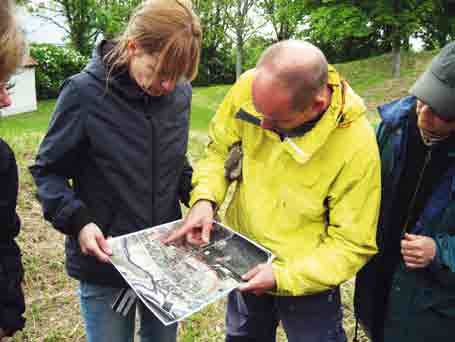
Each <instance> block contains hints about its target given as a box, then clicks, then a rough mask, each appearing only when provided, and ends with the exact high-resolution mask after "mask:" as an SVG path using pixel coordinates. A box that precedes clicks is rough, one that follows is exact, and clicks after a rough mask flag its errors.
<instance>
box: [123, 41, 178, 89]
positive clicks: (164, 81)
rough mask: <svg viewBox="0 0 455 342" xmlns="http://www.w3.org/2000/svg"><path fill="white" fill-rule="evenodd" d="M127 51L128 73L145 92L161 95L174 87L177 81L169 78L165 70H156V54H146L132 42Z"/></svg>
mask: <svg viewBox="0 0 455 342" xmlns="http://www.w3.org/2000/svg"><path fill="white" fill-rule="evenodd" d="M128 52H129V55H130V63H129V70H130V75H131V77H132V78H133V79H134V80H135V81H136V83H137V84H138V85H139V86H140V87H141V88H142V89H143V90H144V91H145V92H146V93H147V94H149V95H151V96H162V95H166V94H169V93H170V92H172V91H173V90H174V89H175V86H176V84H177V81H175V80H171V79H170V77H169V76H167V75H166V72H160V73H158V72H157V69H156V66H157V63H158V54H146V53H145V52H144V50H142V49H141V48H139V47H137V46H136V45H135V44H132V43H130V44H129V45H128Z"/></svg>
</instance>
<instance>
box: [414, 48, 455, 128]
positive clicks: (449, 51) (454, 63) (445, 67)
mask: <svg viewBox="0 0 455 342" xmlns="http://www.w3.org/2000/svg"><path fill="white" fill-rule="evenodd" d="M409 92H410V93H411V94H412V95H415V96H416V97H417V98H419V99H420V100H422V101H423V102H425V103H426V104H427V105H429V106H430V107H431V108H432V109H433V110H434V111H435V112H436V113H435V114H437V115H438V116H440V117H441V118H442V119H445V120H447V121H453V120H455V42H452V43H449V44H447V45H446V46H444V48H442V50H441V51H440V52H439V53H438V54H437V55H436V56H435V57H434V58H433V60H432V61H431V64H430V66H429V67H428V69H427V70H426V71H425V72H424V73H423V74H422V75H421V76H420V77H419V78H418V79H417V81H416V82H415V83H414V85H413V86H412V87H411V89H410V90H409Z"/></svg>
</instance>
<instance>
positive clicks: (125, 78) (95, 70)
mask: <svg viewBox="0 0 455 342" xmlns="http://www.w3.org/2000/svg"><path fill="white" fill-rule="evenodd" d="M113 47H114V43H112V42H111V41H107V40H102V41H101V42H100V43H99V44H98V45H97V46H96V47H95V49H94V50H93V53H92V59H91V60H90V62H89V64H88V65H87V66H86V67H85V68H84V72H86V73H88V74H89V75H91V76H92V77H94V78H95V79H97V80H99V81H100V82H103V83H106V82H107V80H108V77H107V76H108V72H109V68H108V66H107V65H106V62H105V61H104V57H105V56H106V54H107V53H108V52H109V51H111V50H112V48H113ZM108 82H109V83H108V84H106V85H107V88H106V89H107V90H110V89H113V90H115V91H116V92H120V93H121V94H122V95H123V96H125V97H127V98H129V99H131V100H139V99H143V98H144V97H150V98H155V99H157V98H158V97H153V96H150V95H148V94H147V93H145V92H144V91H143V90H142V88H141V87H139V86H138V85H137V83H136V82H135V81H134V80H133V79H132V78H131V77H130V75H129V72H128V69H127V68H122V69H117V70H114V71H113V72H112V73H111V75H110V76H109V81H108Z"/></svg>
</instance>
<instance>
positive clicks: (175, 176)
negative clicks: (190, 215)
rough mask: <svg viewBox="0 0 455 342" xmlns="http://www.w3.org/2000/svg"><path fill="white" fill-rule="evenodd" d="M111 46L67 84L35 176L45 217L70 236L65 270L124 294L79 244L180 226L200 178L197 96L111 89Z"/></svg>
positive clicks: (115, 81)
mask: <svg viewBox="0 0 455 342" xmlns="http://www.w3.org/2000/svg"><path fill="white" fill-rule="evenodd" d="M108 47H109V43H108V42H105V41H103V42H102V43H101V44H100V45H99V46H98V47H97V49H96V51H95V53H94V57H93V60H92V61H91V63H90V64H89V65H88V66H87V67H86V68H85V69H84V70H83V71H82V72H81V73H79V74H77V75H75V76H73V77H71V78H69V79H68V80H67V81H66V82H65V83H64V85H63V86H62V90H61V93H60V96H59V98H58V101H57V104H56V108H55V111H54V114H53V117H52V120H51V122H50V125H49V130H48V132H47V134H46V136H45V138H44V140H43V142H42V144H41V147H40V149H39V152H38V155H37V158H36V163H35V165H33V166H31V167H30V171H31V173H32V175H33V177H34V179H35V182H36V184H37V186H38V194H37V195H38V199H39V200H40V202H41V203H42V206H43V211H44V217H45V218H46V220H48V221H50V222H51V223H52V225H53V226H54V227H55V228H56V229H58V230H59V231H61V232H62V233H64V234H66V235H67V239H66V261H67V263H66V266H67V270H68V273H69V274H70V275H71V276H73V277H74V278H76V279H80V280H86V281H90V282H93V283H97V284H101V285H103V284H104V285H109V286H124V282H123V280H122V279H121V277H120V275H119V274H118V273H117V272H116V271H115V270H114V268H113V266H111V265H108V264H102V263H99V262H98V261H97V260H96V259H95V258H94V257H91V256H84V255H82V253H81V251H80V248H79V244H78V241H77V236H78V233H79V231H80V230H81V228H82V227H83V226H84V225H85V224H87V223H89V222H95V223H96V224H97V225H98V226H99V227H100V228H101V229H102V230H103V232H104V234H105V236H118V235H121V234H126V233H132V232H135V231H138V230H140V229H143V228H147V227H150V226H153V225H158V224H161V223H164V222H168V221H172V220H176V219H178V218H180V217H181V211H180V204H179V200H181V201H182V202H184V203H185V202H187V201H188V198H189V192H190V189H191V175H192V169H191V167H190V166H189V164H188V162H187V159H186V157H185V154H186V150H187V143H188V131H189V113H190V104H191V86H190V84H189V83H187V84H180V85H178V86H177V87H176V89H175V90H174V91H173V92H172V93H171V94H169V95H166V96H162V97H152V96H149V95H147V94H146V93H144V92H143V91H142V89H141V88H139V87H138V86H137V84H136V83H135V82H134V81H133V80H132V79H131V78H130V76H129V74H128V72H127V71H126V70H124V71H116V72H115V73H114V74H113V75H112V79H111V81H110V83H109V87H108V88H107V87H106V67H105V64H104V62H103V60H102V56H103V55H104V54H105V52H106V50H107V49H108Z"/></svg>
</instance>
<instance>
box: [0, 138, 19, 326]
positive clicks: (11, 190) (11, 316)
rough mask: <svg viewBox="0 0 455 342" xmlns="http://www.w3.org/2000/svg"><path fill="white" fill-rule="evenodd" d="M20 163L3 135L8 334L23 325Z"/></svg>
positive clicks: (4, 317) (0, 274)
mask: <svg viewBox="0 0 455 342" xmlns="http://www.w3.org/2000/svg"><path fill="white" fill-rule="evenodd" d="M17 190H18V177H17V164H16V159H15V158H14V153H13V151H12V150H11V148H10V147H9V146H8V144H6V142H4V141H3V140H1V139H0V328H3V329H4V330H7V332H8V333H9V334H12V333H14V332H15V331H16V330H19V329H22V328H23V326H24V322H25V320H24V318H23V317H22V315H23V313H24V311H25V303H24V295H23V293H22V288H21V282H22V277H23V269H22V263H21V253H20V250H19V247H18V245H17V244H16V242H15V241H14V238H15V237H16V236H17V235H18V234H19V228H20V226H21V223H20V220H19V216H17V214H16V203H17Z"/></svg>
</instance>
